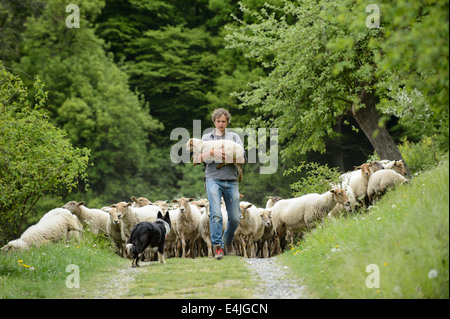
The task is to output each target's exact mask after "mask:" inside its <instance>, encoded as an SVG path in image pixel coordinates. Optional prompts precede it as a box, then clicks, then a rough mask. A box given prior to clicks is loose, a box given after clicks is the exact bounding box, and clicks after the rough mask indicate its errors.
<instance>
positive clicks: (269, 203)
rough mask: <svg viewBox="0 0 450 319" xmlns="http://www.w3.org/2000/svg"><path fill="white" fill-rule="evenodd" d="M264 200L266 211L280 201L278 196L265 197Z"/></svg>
mask: <svg viewBox="0 0 450 319" xmlns="http://www.w3.org/2000/svg"><path fill="white" fill-rule="evenodd" d="M266 198H267V203H266V209H269V208H272V207H273V205H275V203H276V202H278V201H279V200H280V199H282V198H281V197H280V196H266Z"/></svg>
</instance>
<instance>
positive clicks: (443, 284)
mask: <svg viewBox="0 0 450 319" xmlns="http://www.w3.org/2000/svg"><path fill="white" fill-rule="evenodd" d="M448 211H449V162H448V155H447V156H446V159H445V160H443V161H442V162H441V163H440V164H439V165H438V166H436V167H434V168H433V169H431V170H428V171H425V172H423V173H421V174H420V175H419V176H418V177H416V178H415V179H413V180H412V181H411V184H410V185H403V186H398V187H397V188H396V189H395V190H394V191H390V192H388V193H387V194H386V195H385V196H384V197H383V198H382V199H381V200H380V201H379V202H378V203H377V207H374V208H373V209H371V210H370V211H369V212H368V213H363V214H357V215H352V216H351V218H339V219H332V220H328V219H325V220H324V221H323V222H322V223H321V224H320V225H319V226H318V227H316V228H315V229H314V230H313V231H311V232H309V233H306V234H305V236H304V237H303V240H302V242H300V243H297V244H296V245H295V246H294V247H293V248H292V250H290V251H286V252H285V253H284V254H283V255H282V256H281V259H282V260H283V261H284V262H285V263H286V264H287V265H289V266H290V267H291V269H292V270H293V271H294V273H295V274H298V275H299V276H302V277H303V278H304V281H303V284H305V285H307V286H308V292H309V294H310V295H311V297H313V298H338V299H343V298H357V299H360V298H362V299H374V298H377V299H378V298H380V299H398V298H406V299H411V298H413V299H423V298H429V299H435V298H440V299H441V298H442V299H448V297H449V286H448V276H449V248H448V247H449V214H448ZM373 264H375V265H377V266H378V268H379V275H380V277H379V278H380V286H379V288H368V287H367V286H366V280H367V279H369V281H371V280H370V277H369V276H370V275H373V274H374V272H373V270H369V271H368V270H367V269H366V267H367V266H368V265H373Z"/></svg>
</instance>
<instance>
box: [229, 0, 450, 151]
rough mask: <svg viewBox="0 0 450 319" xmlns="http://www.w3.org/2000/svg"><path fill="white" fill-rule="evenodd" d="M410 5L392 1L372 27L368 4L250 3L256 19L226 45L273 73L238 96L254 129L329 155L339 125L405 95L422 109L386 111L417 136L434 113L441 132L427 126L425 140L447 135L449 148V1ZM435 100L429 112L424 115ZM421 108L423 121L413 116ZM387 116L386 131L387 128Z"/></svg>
mask: <svg viewBox="0 0 450 319" xmlns="http://www.w3.org/2000/svg"><path fill="white" fill-rule="evenodd" d="M409 3H410V2H407V1H400V2H397V1H396V2H392V1H386V2H384V1H383V3H382V4H380V7H381V8H382V9H381V21H382V25H381V27H380V28H368V27H367V26H366V18H367V17H368V14H367V13H366V11H365V9H366V6H367V5H368V4H369V2H367V1H355V0H348V1H344V2H342V1H341V2H339V3H338V2H330V1H310V0H301V1H299V2H298V3H297V4H294V3H291V2H289V1H284V4H283V5H281V6H274V5H270V4H265V5H264V8H263V9H261V10H258V11H255V10H252V9H249V8H248V6H246V5H241V10H242V11H243V12H244V14H247V15H250V16H252V17H253V22H252V23H248V22H246V21H242V20H239V22H240V26H239V27H237V28H234V29H233V30H232V32H231V33H230V34H228V35H227V36H226V38H225V39H226V40H227V42H228V47H229V48H233V49H240V50H243V51H244V53H245V56H246V57H247V58H250V59H253V60H256V61H257V62H259V63H260V64H261V66H263V67H264V68H266V69H267V70H268V71H269V74H268V76H267V77H264V78H261V79H260V80H258V81H255V82H253V83H252V84H251V87H250V89H247V90H245V91H241V92H240V93H235V94H234V96H235V97H237V98H238V99H239V100H240V101H241V106H242V107H244V108H246V109H252V110H255V111H256V112H257V114H258V116H257V117H255V118H253V119H252V121H251V124H252V125H255V126H265V127H266V126H273V127H279V128H283V130H280V143H284V144H285V147H284V150H283V155H286V154H289V153H300V154H302V153H305V152H306V151H309V150H313V151H324V149H325V143H324V140H325V139H327V138H333V137H337V136H339V134H338V133H337V132H336V131H335V130H334V126H335V124H336V121H337V119H339V118H340V117H341V116H343V115H347V114H348V115H354V111H355V110H357V109H358V108H360V107H365V105H364V102H363V101H362V96H364V95H365V94H370V95H374V94H376V95H374V98H380V97H381V98H383V97H385V95H386V92H387V91H388V90H392V92H391V93H392V94H391V96H390V97H389V99H391V100H397V101H398V100H399V99H400V97H399V96H398V94H400V93H399V91H398V90H399V89H400V88H401V89H402V90H405V91H406V93H407V95H408V96H410V97H411V98H412V99H413V100H414V103H403V104H402V103H396V101H392V102H391V101H390V100H389V101H387V102H385V101H384V100H383V101H382V102H381V103H379V105H377V108H378V110H381V111H383V112H385V113H387V114H395V115H396V116H400V117H401V118H404V120H403V122H404V123H405V124H409V125H414V126H415V128H416V129H418V126H420V125H421V123H424V121H427V119H428V118H429V117H430V114H429V113H430V112H431V111H432V110H433V114H431V118H433V119H436V120H433V121H432V123H431V124H432V125H431V126H432V127H433V128H434V130H431V131H430V130H428V132H427V130H426V129H423V127H422V128H421V129H422V130H423V131H424V134H430V133H431V134H434V133H435V130H441V133H440V134H447V136H446V139H447V141H448V128H447V127H448V107H447V105H448V103H447V102H448V19H446V18H445V17H447V16H448V4H447V3H446V2H445V1H432V2H431V5H432V6H431V8H430V9H427V8H428V7H427V6H425V5H424V4H420V5H419V4H418V2H416V3H415V4H414V5H413V8H414V10H412V11H411V12H410V11H409V5H410V4H409ZM441 21H442V23H441ZM409 30H411V32H409ZM423 33H425V34H430V35H431V34H433V36H432V37H431V36H423ZM403 36H405V38H404V39H403V40H402V41H401V42H400V46H401V48H400V49H399V50H398V41H397V40H399V39H400V38H402V37H403ZM415 40H418V41H415ZM446 49H447V50H446ZM440 50H444V51H445V54H444V56H443V57H441V56H438V55H439V53H438V52H440ZM399 52H400V53H399ZM402 52H403V53H405V55H407V56H411V55H412V56H411V58H404V57H405V55H403V54H402ZM406 53H407V54H406ZM428 53H430V55H429V56H426V57H424V59H423V62H422V59H421V58H420V57H421V56H422V55H427V54H428ZM441 58H442V59H443V60H444V61H443V63H442V64H440V63H439V62H438V61H439V60H440V59H441ZM410 70H413V73H411V74H409V73H408V72H410ZM374 74H375V75H377V76H374ZM423 78H425V79H427V80H426V81H425V82H424V81H421V80H419V79H423ZM413 83H421V84H420V85H413ZM376 89H378V90H376ZM415 90H416V91H415ZM422 96H423V98H422ZM419 97H420V98H419ZM425 102H426V103H427V104H428V108H425V109H424V108H422V109H421V108H420V107H421V106H423V105H425V104H424V103H425ZM444 102H445V106H444ZM395 104H396V106H395V108H394V107H392V106H393V105H395ZM405 105H407V107H406V106H405ZM408 108H413V109H412V111H409V110H408ZM394 110H395V111H394ZM415 110H418V111H419V112H418V113H417V114H418V115H420V116H411V115H413V114H416V112H415ZM385 119H386V117H382V118H381V121H380V123H377V124H379V125H381V126H383V123H384V121H385ZM401 120H402V119H401ZM426 127H429V126H426ZM363 130H364V128H363ZM366 135H367V134H366ZM374 147H375V145H374Z"/></svg>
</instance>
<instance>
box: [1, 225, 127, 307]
mask: <svg viewBox="0 0 450 319" xmlns="http://www.w3.org/2000/svg"><path fill="white" fill-rule="evenodd" d="M126 263H127V260H125V259H123V258H120V257H118V256H117V255H115V254H114V253H113V250H112V248H111V247H110V245H109V243H108V240H107V239H105V238H103V237H102V236H94V235H92V233H90V232H85V234H84V236H83V240H82V241H81V242H79V243H77V242H69V243H57V244H51V245H45V246H41V247H33V248H31V249H29V250H26V251H11V252H8V253H4V254H0V299H8V298H14V299H23V298H73V297H75V298H76V297H83V293H84V292H87V291H89V290H92V289H94V288H95V285H96V284H97V283H98V279H99V278H104V277H106V276H107V275H108V274H109V273H110V272H111V271H112V269H114V268H117V267H124V265H125V264H126ZM71 265H74V266H75V267H74V266H71ZM77 271H78V273H77ZM78 275H79V276H78ZM76 276H78V278H79V281H78V282H79V288H77V287H76V286H75V283H76ZM66 281H67V283H68V284H66ZM69 287H72V288H69Z"/></svg>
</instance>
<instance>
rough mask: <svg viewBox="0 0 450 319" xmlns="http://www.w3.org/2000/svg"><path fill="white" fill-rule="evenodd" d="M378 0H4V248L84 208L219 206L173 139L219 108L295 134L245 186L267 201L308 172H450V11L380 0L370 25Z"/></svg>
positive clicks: (287, 135) (245, 121) (0, 137)
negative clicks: (447, 166)
mask: <svg viewBox="0 0 450 319" xmlns="http://www.w3.org/2000/svg"><path fill="white" fill-rule="evenodd" d="M372 2H374V1H372ZM372 2H370V1H357V0H354V1H350V0H345V1H339V2H332V3H330V2H327V1H307V0H301V1H282V0H242V1H240V2H238V1H234V0H79V1H75V0H73V1H63V0H53V1H35V0H24V1H15V0H2V1H1V3H0V60H1V64H0V67H1V71H2V83H1V87H0V89H1V98H2V105H1V107H2V112H1V113H2V118H1V122H0V124H1V129H2V130H1V133H0V148H1V156H0V168H1V171H0V178H1V183H0V186H1V198H0V217H1V218H0V230H1V232H2V236H1V237H2V238H0V241H1V242H4V241H6V240H8V239H11V238H12V237H15V236H17V234H19V233H21V231H23V230H24V229H26V226H28V225H30V224H32V223H34V222H36V221H37V220H38V218H39V217H40V216H41V215H42V214H43V213H45V212H46V211H48V210H49V209H51V208H54V207H60V206H62V205H63V204H64V203H65V202H67V201H69V200H77V201H81V200H83V201H85V202H86V205H87V206H88V207H95V208H99V207H102V206H105V205H109V204H112V203H117V202H120V201H129V199H130V196H136V197H139V196H144V197H147V198H149V199H150V200H151V201H154V200H159V199H161V200H165V199H167V200H170V199H172V198H174V197H179V196H188V197H205V191H204V185H203V167H202V166H201V165H199V166H196V167H192V164H183V163H181V164H176V163H173V162H172V161H171V160H170V149H171V148H172V146H173V145H174V144H175V143H176V142H177V141H173V140H170V133H171V132H172V130H173V129H175V128H178V127H181V128H186V129H188V130H189V131H190V132H191V134H192V129H193V121H194V120H201V123H202V131H203V130H204V129H207V128H209V127H212V126H213V124H212V122H211V119H210V115H211V113H212V111H213V110H214V109H215V108H218V107H223V108H226V109H228V110H229V111H230V112H231V114H232V121H231V124H230V127H232V128H246V127H254V128H261V127H263V128H270V127H276V128H278V130H279V140H278V149H279V154H278V157H279V158H278V169H277V172H276V173H275V174H266V175H264V174H260V173H259V168H260V166H261V165H263V166H264V164H261V163H256V164H246V165H245V168H244V181H243V182H242V183H241V184H240V192H241V194H243V195H244V198H243V199H244V200H247V201H250V202H252V203H254V204H256V205H258V206H263V205H264V203H265V200H266V198H265V196H268V195H278V196H281V197H284V198H287V197H292V196H293V195H294V191H295V194H299V191H300V190H299V186H298V185H297V186H296V182H298V181H299V180H300V179H301V178H302V177H303V176H305V171H304V170H301V169H298V167H300V168H302V167H303V168H304V167H305V166H304V165H303V164H304V163H311V162H317V163H320V164H322V165H325V164H326V165H328V166H329V167H334V168H336V170H338V171H341V172H343V171H348V170H352V169H353V167H354V166H355V165H359V164H361V163H363V162H365V161H366V160H367V159H368V158H369V157H373V158H375V157H376V156H377V155H376V154H375V153H378V155H379V156H380V157H397V158H389V159H400V158H403V159H404V160H405V162H406V163H407V164H408V167H409V169H410V170H411V172H412V173H414V172H416V171H418V170H420V169H423V168H424V165H426V163H429V162H433V163H434V162H436V161H437V160H438V159H439V156H440V154H444V153H446V152H448V102H449V101H448V2H447V1H395V2H391V1H375V2H376V3H377V4H378V8H379V9H380V8H381V9H380V13H379V17H381V19H380V25H379V26H378V27H368V24H367V17H368V16H369V15H370V14H372V13H373V12H374V11H366V8H367V6H368V5H369V4H371V3H372ZM375 2H374V3H375ZM69 4H77V5H78V7H79V10H80V12H79V17H80V19H79V28H69V27H68V26H67V23H66V20H67V19H68V17H69V16H70V15H71V13H73V12H72V11H70V10H69V11H67V10H66V8H67V6H68V5H69ZM374 19H375V20H376V17H375V18H374ZM375 20H371V21H369V23H373V22H374V21H375ZM69 22H71V23H72V22H74V21H72V20H70V21H69ZM375 22H376V21H375ZM370 112H371V113H370ZM369 120H370V121H369ZM391 142H392V144H390V143H391ZM246 143H247V142H246ZM246 143H245V144H246ZM246 145H247V144H246ZM37 150H39V151H37ZM374 151H376V152H374ZM27 154H28V155H27ZM385 154H386V156H384V155H385ZM44 159H46V161H44ZM50 159H51V160H50ZM58 161H59V162H58ZM287 172H290V174H287Z"/></svg>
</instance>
